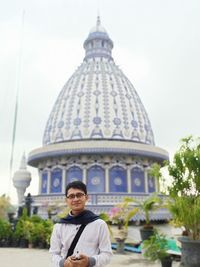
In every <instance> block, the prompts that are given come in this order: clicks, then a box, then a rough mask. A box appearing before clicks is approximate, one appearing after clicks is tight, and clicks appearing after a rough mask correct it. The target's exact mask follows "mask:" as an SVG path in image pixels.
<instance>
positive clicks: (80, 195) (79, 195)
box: [67, 193, 85, 199]
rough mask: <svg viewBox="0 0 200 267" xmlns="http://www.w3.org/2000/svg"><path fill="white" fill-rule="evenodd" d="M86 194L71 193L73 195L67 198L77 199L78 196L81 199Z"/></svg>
mask: <svg viewBox="0 0 200 267" xmlns="http://www.w3.org/2000/svg"><path fill="white" fill-rule="evenodd" d="M84 196H85V194H84V193H76V194H71V195H69V196H67V198H69V199H75V197H76V198H78V199H80V198H82V197H84Z"/></svg>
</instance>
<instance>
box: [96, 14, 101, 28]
mask: <svg viewBox="0 0 200 267" xmlns="http://www.w3.org/2000/svg"><path fill="white" fill-rule="evenodd" d="M96 25H97V28H98V27H99V26H100V25H101V19H100V15H99V11H98V14H97V24H96Z"/></svg>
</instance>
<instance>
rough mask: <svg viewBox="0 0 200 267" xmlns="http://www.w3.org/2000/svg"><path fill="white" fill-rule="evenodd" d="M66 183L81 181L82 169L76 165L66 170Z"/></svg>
mask: <svg viewBox="0 0 200 267" xmlns="http://www.w3.org/2000/svg"><path fill="white" fill-rule="evenodd" d="M66 177H67V178H66V185H67V184H68V183H71V182H73V181H82V180H83V171H82V169H81V168H79V167H77V166H73V167H71V168H69V169H68V170H67V175H66Z"/></svg>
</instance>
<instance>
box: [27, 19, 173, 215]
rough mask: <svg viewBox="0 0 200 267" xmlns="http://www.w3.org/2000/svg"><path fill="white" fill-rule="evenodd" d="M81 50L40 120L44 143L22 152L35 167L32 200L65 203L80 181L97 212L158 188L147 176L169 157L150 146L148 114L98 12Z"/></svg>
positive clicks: (41, 208)
mask: <svg viewBox="0 0 200 267" xmlns="http://www.w3.org/2000/svg"><path fill="white" fill-rule="evenodd" d="M84 49H85V57H84V60H83V62H82V63H81V65H80V66H79V67H78V68H77V70H76V71H75V72H74V73H73V75H72V76H71V77H70V78H69V80H68V81H67V83H66V84H65V85H64V87H63V89H62V90H61V92H60V94H59V96H58V98H57V100H56V102H55V104H54V106H53V109H52V111H51V113H50V116H49V119H48V121H47V124H46V128H45V132H44V137H43V146H42V147H41V148H38V149H35V150H33V151H32V152H30V154H29V158H28V164H29V165H31V166H33V167H36V168H38V171H39V181H40V184H39V194H38V195H37V196H34V205H35V206H37V207H38V208H39V212H40V213H41V214H44V213H45V209H46V206H45V203H48V204H50V203H53V202H57V203H58V202H60V203H64V192H65V187H66V185H67V184H68V183H69V182H71V181H74V180H81V181H83V182H85V183H86V184H87V188H88V193H89V196H90V199H89V202H88V206H89V207H90V208H91V209H92V210H94V211H95V212H97V213H99V212H102V211H107V210H108V209H110V207H111V206H113V205H114V204H116V203H118V202H120V201H122V200H123V198H124V197H125V196H133V197H135V198H137V199H141V200H142V199H144V198H146V197H148V195H149V194H151V193H152V192H159V185H158V183H157V181H156V180H155V179H154V177H151V176H150V175H149V169H150V167H151V165H152V164H153V163H155V162H157V163H160V164H162V162H163V161H164V160H167V159H168V153H167V151H165V150H164V149H161V148H159V147H157V146H155V142H154V135H153V131H152V128H151V124H150V121H149V118H148V114H147V112H146V110H145V108H144V106H143V104H142V102H141V100H140V98H139V96H138V94H137V92H136V90H135V88H134V87H133V85H132V83H131V82H130V81H129V79H128V78H127V77H126V76H125V75H124V73H123V72H122V71H121V70H120V68H119V67H118V66H117V65H116V64H115V62H114V59H113V58H112V49H113V41H112V40H111V39H110V37H109V35H108V33H107V32H106V30H105V29H104V28H103V27H102V25H101V22H100V18H99V17H98V18H97V23H96V26H95V27H94V28H92V29H91V31H90V33H89V35H88V37H87V39H86V40H85V42H84Z"/></svg>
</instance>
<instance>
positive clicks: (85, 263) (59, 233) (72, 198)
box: [49, 181, 112, 267]
mask: <svg viewBox="0 0 200 267" xmlns="http://www.w3.org/2000/svg"><path fill="white" fill-rule="evenodd" d="M65 195H66V202H67V206H68V207H69V208H70V209H71V210H70V212H69V214H68V215H67V217H65V218H63V219H61V221H60V223H57V224H55V225H54V229H53V232H52V235H51V242H50V249H49V251H50V253H51V254H52V261H53V263H54V266H55V267H92V266H95V267H103V266H106V265H107V264H108V263H109V262H110V259H111V256H112V249H111V242H110V237H109V231H108V227H107V224H106V223H105V222H104V221H103V220H101V219H100V218H99V216H97V215H95V214H94V213H93V212H91V211H89V210H86V209H85V204H86V202H87V200H88V195H87V188H86V185H85V184H84V183H82V182H81V181H74V182H71V183H69V184H68V185H67V187H66V191H65ZM81 225H86V226H85V228H84V229H83V232H82V233H81V235H80V237H79V239H78V242H77V244H76V245H75V248H74V250H73V253H69V251H71V249H70V246H71V244H72V242H73V240H74V237H75V235H76V233H77V232H78V231H79V228H80V226H81ZM69 254H72V255H70V256H67V255H69ZM66 256H67V257H66Z"/></svg>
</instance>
